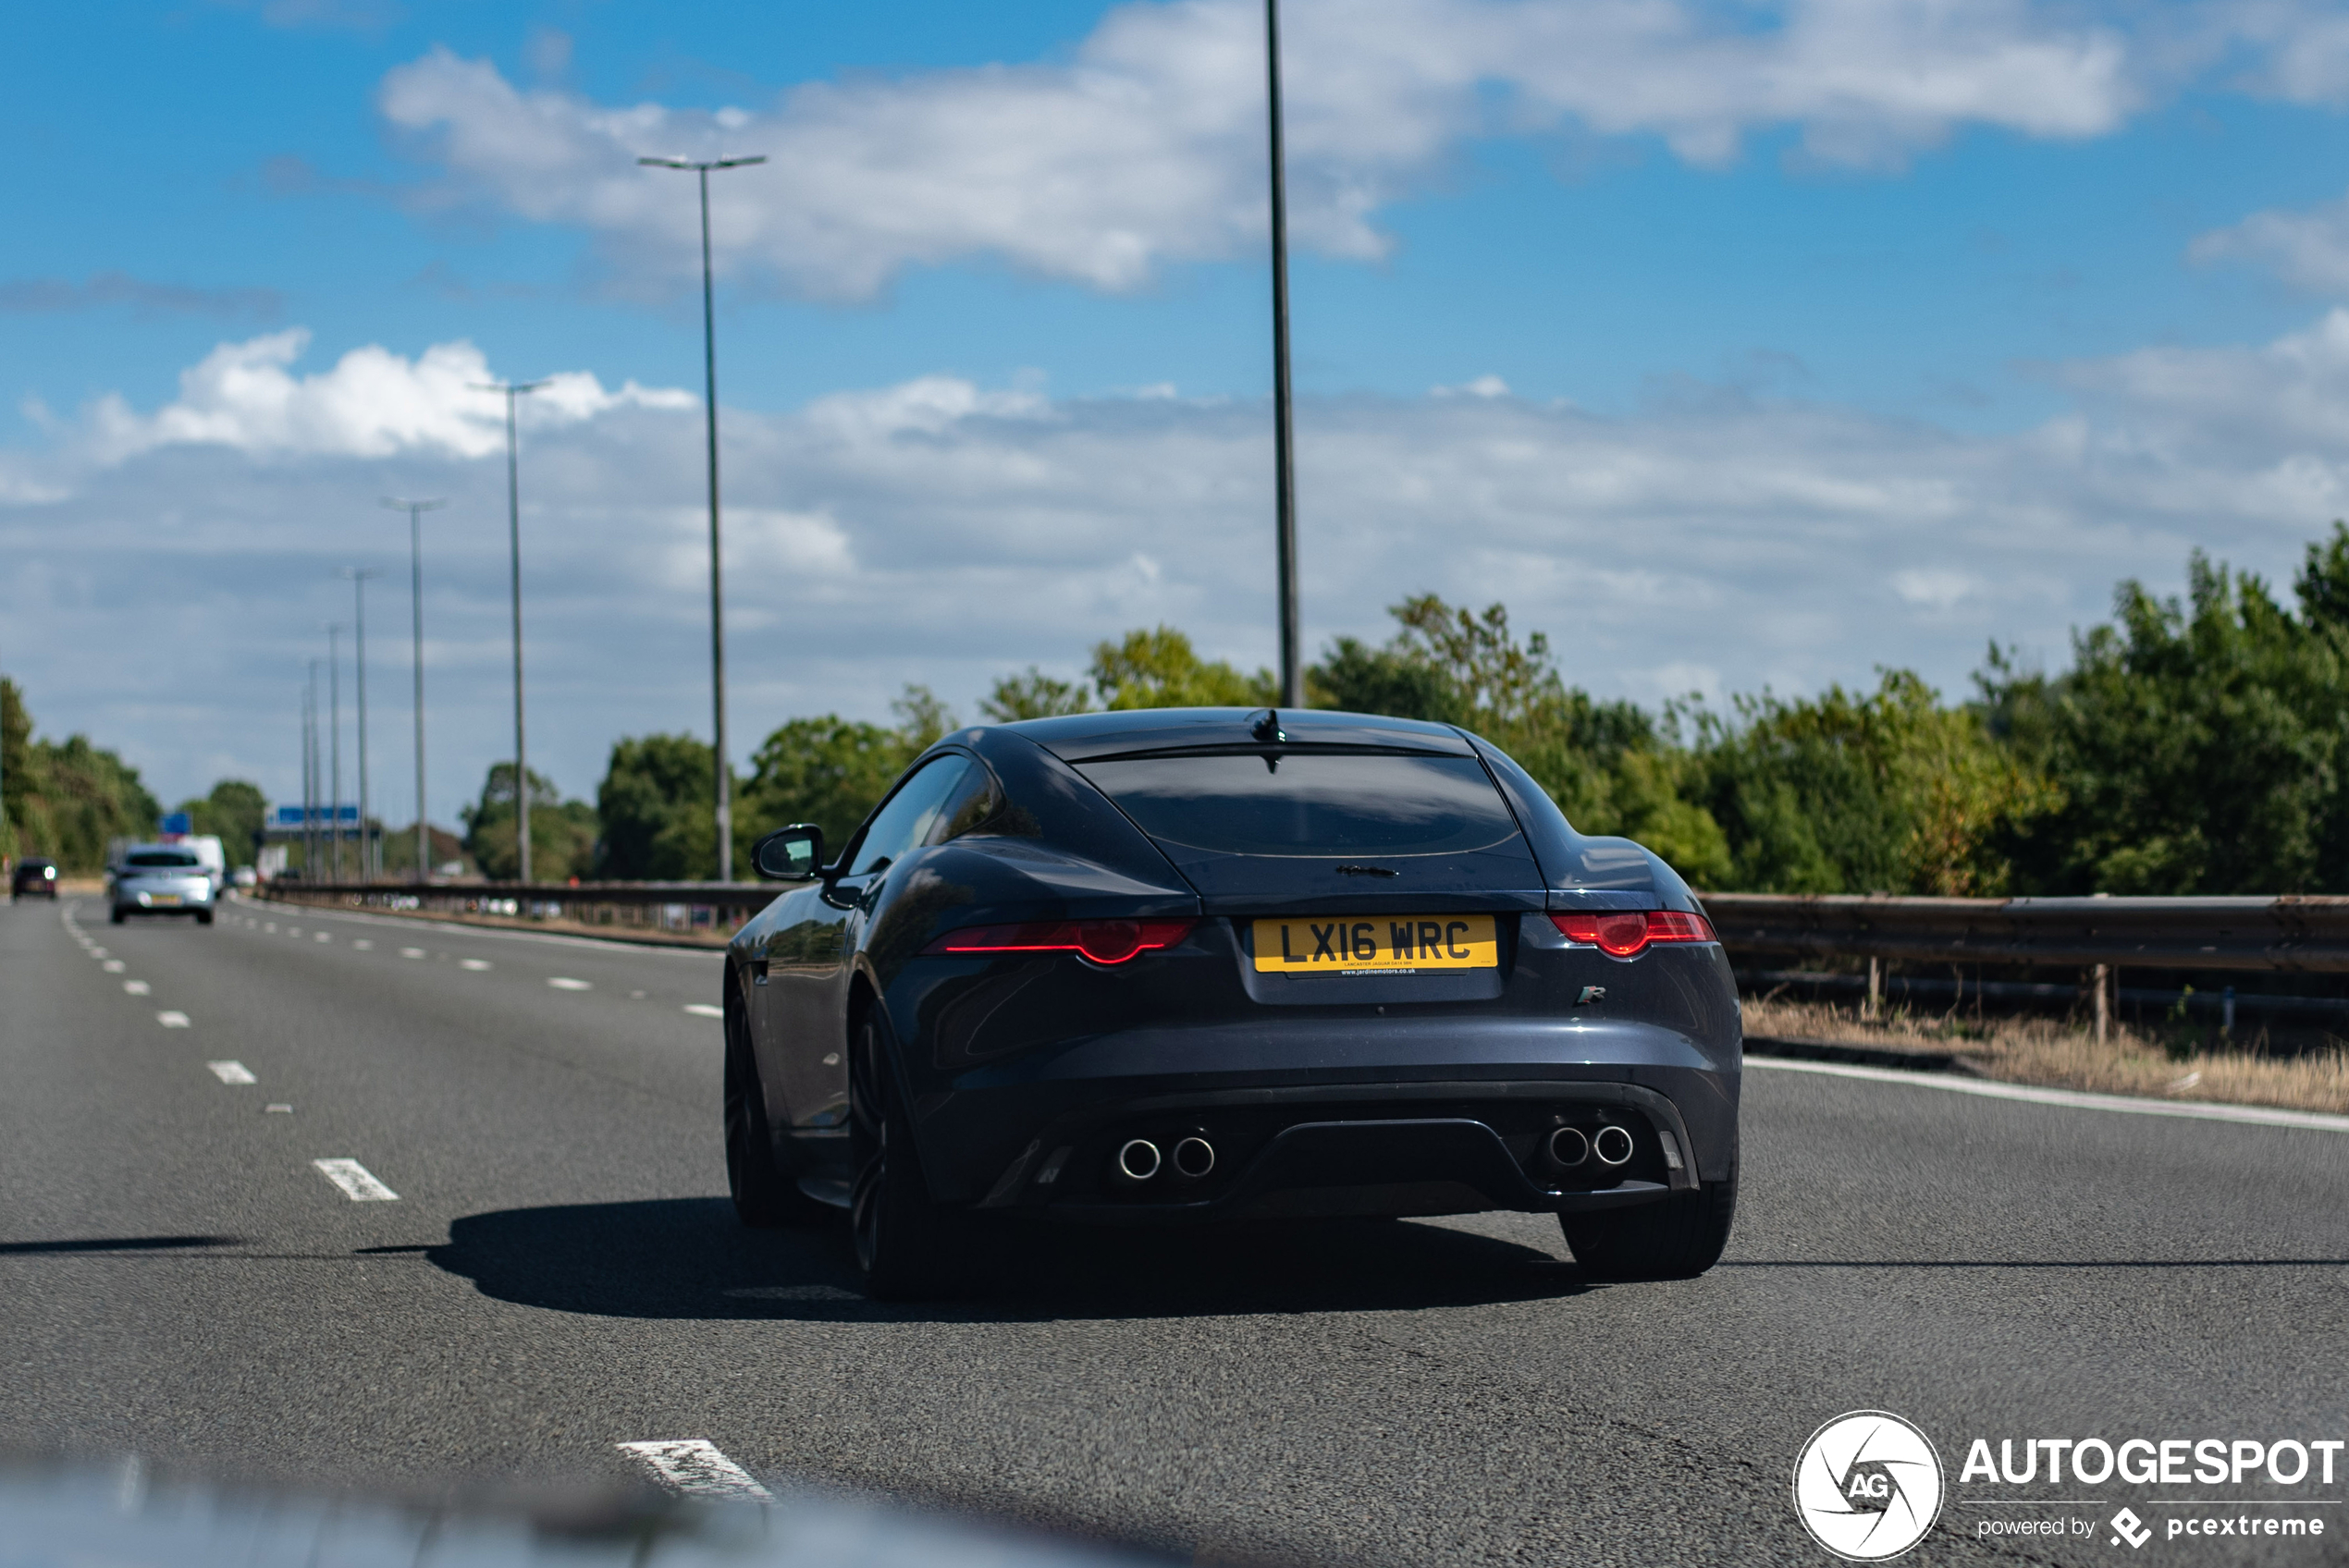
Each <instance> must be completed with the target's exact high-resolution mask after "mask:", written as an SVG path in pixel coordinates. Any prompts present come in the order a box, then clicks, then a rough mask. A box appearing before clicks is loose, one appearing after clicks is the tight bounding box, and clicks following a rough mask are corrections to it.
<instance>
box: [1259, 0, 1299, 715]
mask: <svg viewBox="0 0 2349 1568" xmlns="http://www.w3.org/2000/svg"><path fill="white" fill-rule="evenodd" d="M1264 77H1265V86H1266V89H1267V98H1268V100H1269V108H1270V115H1269V118H1268V124H1269V127H1270V140H1271V143H1272V148H1271V152H1272V165H1273V520H1274V523H1273V526H1274V529H1275V544H1274V546H1273V554H1274V556H1275V557H1277V559H1278V562H1279V569H1280V596H1281V612H1280V613H1281V705H1282V706H1283V707H1288V708H1301V707H1303V706H1304V705H1305V670H1304V665H1303V663H1302V662H1301V655H1300V653H1299V651H1298V648H1297V641H1298V632H1297V470H1296V466H1295V463H1294V454H1293V452H1292V449H1291V448H1292V441H1291V436H1290V432H1289V394H1288V171H1287V158H1286V156H1285V154H1284V153H1283V152H1282V150H1281V0H1264Z"/></svg>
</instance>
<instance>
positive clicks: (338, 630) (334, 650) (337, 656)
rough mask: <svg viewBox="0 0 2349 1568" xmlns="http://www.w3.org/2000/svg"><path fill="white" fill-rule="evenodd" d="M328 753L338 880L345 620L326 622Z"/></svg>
mask: <svg viewBox="0 0 2349 1568" xmlns="http://www.w3.org/2000/svg"><path fill="white" fill-rule="evenodd" d="M326 736H327V741H326V754H327V755H328V756H330V757H332V758H333V759H334V771H333V777H332V778H331V780H330V785H331V788H332V789H333V790H334V797H333V798H332V799H331V800H329V801H328V802H326V820H327V821H329V822H331V823H333V824H334V825H335V827H334V833H335V881H336V882H337V883H340V882H341V881H342V622H340V621H338V620H330V621H328V622H327V623H326Z"/></svg>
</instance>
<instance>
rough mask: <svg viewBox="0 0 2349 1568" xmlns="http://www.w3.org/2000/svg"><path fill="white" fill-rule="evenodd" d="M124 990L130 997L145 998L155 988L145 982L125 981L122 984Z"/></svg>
mask: <svg viewBox="0 0 2349 1568" xmlns="http://www.w3.org/2000/svg"><path fill="white" fill-rule="evenodd" d="M122 988H123V990H124V992H125V993H126V994H128V995H129V996H134V997H143V996H145V995H146V994H147V992H148V991H149V990H151V989H152V988H153V987H151V986H149V985H148V984H147V983H146V982H145V981H144V980H125V981H124V982H123V983H122Z"/></svg>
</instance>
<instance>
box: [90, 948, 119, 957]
mask: <svg viewBox="0 0 2349 1568" xmlns="http://www.w3.org/2000/svg"><path fill="white" fill-rule="evenodd" d="M90 956H91V957H92V958H112V957H113V956H114V955H113V954H112V953H109V952H108V951H106V949H104V948H92V949H90Z"/></svg>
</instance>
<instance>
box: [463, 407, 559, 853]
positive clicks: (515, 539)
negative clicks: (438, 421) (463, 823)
mask: <svg viewBox="0 0 2349 1568" xmlns="http://www.w3.org/2000/svg"><path fill="white" fill-rule="evenodd" d="M546 385H547V383H546V382H544V381H489V382H482V381H476V382H474V383H473V390H474V391H476V392H502V393H504V394H505V396H506V540H507V543H508V545H510V547H511V549H512V552H513V579H514V848H515V849H516V850H517V851H519V852H520V854H521V856H522V862H521V864H519V865H518V866H517V867H516V873H517V875H516V877H515V879H516V880H517V881H520V882H523V883H527V882H528V881H529V880H530V753H529V751H528V749H527V748H526V747H525V746H524V744H523V723H522V467H521V459H520V458H519V456H518V455H517V454H518V453H519V451H520V448H519V447H517V445H516V442H515V435H514V399H515V398H521V397H524V396H527V395H528V394H530V393H533V392H535V391H537V390H538V389H539V388H540V387H541V386H546Z"/></svg>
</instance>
